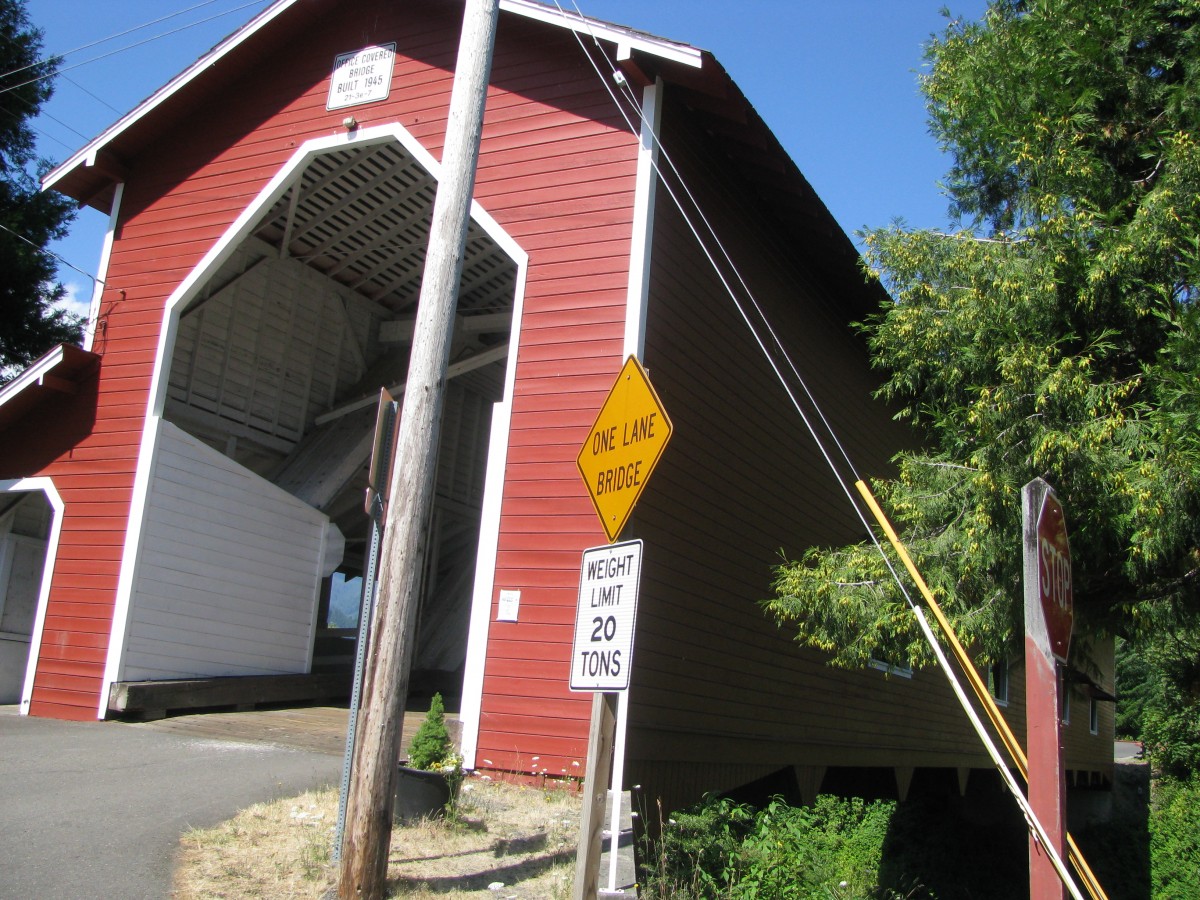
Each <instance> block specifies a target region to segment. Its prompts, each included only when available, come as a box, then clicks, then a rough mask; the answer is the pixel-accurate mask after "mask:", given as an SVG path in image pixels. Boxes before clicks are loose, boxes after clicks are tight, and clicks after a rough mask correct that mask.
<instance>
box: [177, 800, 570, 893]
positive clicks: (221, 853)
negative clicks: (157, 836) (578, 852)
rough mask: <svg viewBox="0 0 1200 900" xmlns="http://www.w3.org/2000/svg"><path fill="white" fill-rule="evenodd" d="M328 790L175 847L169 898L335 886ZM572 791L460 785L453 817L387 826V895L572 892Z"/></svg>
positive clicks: (332, 805)
mask: <svg viewBox="0 0 1200 900" xmlns="http://www.w3.org/2000/svg"><path fill="white" fill-rule="evenodd" d="M337 803H338V795H337V790H336V789H329V790H325V791H319V792H313V793H308V794H303V795H301V796H300V797H296V798H292V799H285V800H278V801H275V802H272V803H261V804H256V805H255V806H251V807H249V808H248V809H245V810H243V811H242V812H240V813H239V814H238V815H237V816H235V817H234V818H233V819H230V820H229V821H227V822H224V823H222V824H220V825H218V826H216V827H215V828H210V829H204V830H195V831H191V832H188V833H187V834H185V835H184V836H183V838H182V840H181V842H180V856H179V864H178V867H177V869H176V874H175V892H174V896H176V897H179V898H184V900H201V898H223V900H238V898H251V897H254V898H261V897H270V898H287V900H292V898H296V900H299V898H312V900H319V898H322V897H324V896H325V895H326V893H327V892H328V891H330V889H331V888H332V887H333V886H334V885H335V884H336V879H337V871H336V868H335V866H334V864H333V861H332V853H331V850H332V842H333V832H334V827H335V825H336V822H337ZM579 805H580V800H579V796H578V795H577V794H573V793H569V792H567V791H564V790H558V789H549V790H539V789H537V788H531V787H521V786H518V785H512V784H502V783H499V782H494V781H486V780H482V779H472V780H470V781H468V782H467V783H466V784H464V785H463V789H462V792H461V794H460V802H459V808H458V812H457V814H456V815H455V816H453V817H451V818H449V819H445V820H434V821H427V822H421V823H418V824H416V825H412V826H404V827H402V826H396V827H395V828H393V829H392V842H391V850H390V855H389V862H388V896H389V897H409V898H434V897H437V898H443V900H444V898H449V900H457V898H462V900H466V898H480V897H489V898H492V900H498V898H508V900H533V898H537V900H555V898H560V897H561V898H566V897H569V896H570V894H571V883H572V879H573V875H574V866H575V849H576V843H577V840H578V833H579Z"/></svg>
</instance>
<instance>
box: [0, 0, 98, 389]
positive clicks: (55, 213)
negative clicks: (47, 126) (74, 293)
mask: <svg viewBox="0 0 1200 900" xmlns="http://www.w3.org/2000/svg"><path fill="white" fill-rule="evenodd" d="M41 50H42V35H41V32H39V31H37V30H36V29H34V28H33V27H32V26H31V25H30V23H29V19H28V17H27V15H26V12H25V4H24V0H0V72H3V73H8V74H6V75H3V76H0V91H2V92H3V95H4V97H5V98H6V101H5V102H4V103H3V104H0V383H3V382H4V381H6V380H8V379H10V378H12V377H13V376H15V375H16V374H17V373H18V372H19V371H20V370H21V369H22V368H24V367H25V366H26V365H28V364H29V363H30V362H32V361H33V360H35V359H36V358H37V357H38V356H40V355H41V354H42V353H44V352H45V351H47V350H49V349H50V348H51V347H53V346H54V345H55V344H59V343H65V342H76V341H78V340H79V337H80V334H81V323H80V321H79V319H78V317H76V316H72V315H70V314H68V313H66V312H64V311H62V310H54V309H52V305H53V304H54V303H55V302H56V301H58V300H60V299H61V298H62V296H63V295H64V289H63V287H62V285H60V284H58V283H56V282H55V280H54V279H55V275H56V272H57V266H56V264H55V261H54V258H53V257H51V256H47V255H46V254H45V253H43V252H41V250H40V248H43V247H45V246H46V245H47V244H48V243H49V242H50V241H52V240H55V239H57V238H61V237H62V236H63V235H65V234H66V230H67V225H68V224H69V223H70V221H71V219H72V218H74V209H73V206H72V202H71V200H70V199H68V198H67V197H63V196H61V195H59V194H55V193H52V192H42V191H39V190H38V182H39V180H40V178H41V176H42V175H44V174H45V173H46V172H47V171H49V169H50V163H49V162H48V161H47V160H43V159H38V158H37V157H36V154H35V151H34V135H33V130H32V129H31V128H30V127H29V120H30V119H31V118H32V117H33V116H35V115H37V113H38V111H39V110H40V109H41V106H42V104H43V103H45V102H46V101H47V100H48V99H49V98H50V94H51V87H50V81H51V79H50V77H49V76H50V75H52V74H53V71H54V65H55V64H54V62H53V61H50V62H45V61H40V60H39V57H40V54H41ZM22 238H24V239H25V240H22ZM26 241H29V242H31V243H32V246H31V244H30V243H26Z"/></svg>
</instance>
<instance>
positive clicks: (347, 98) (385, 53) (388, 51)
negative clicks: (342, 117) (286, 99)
mask: <svg viewBox="0 0 1200 900" xmlns="http://www.w3.org/2000/svg"><path fill="white" fill-rule="evenodd" d="M395 65H396V43H395V41H393V42H392V43H390V44H375V45H373V46H370V47H363V48H362V49H361V50H354V51H351V52H350V53H342V54H339V55H338V56H337V58H335V59H334V61H333V77H332V78H331V79H330V81H329V97H328V99H327V100H326V101H325V108H326V109H344V108H345V107H347V106H358V105H359V104H361V103H373V102H375V101H376V100H386V99H387V97H388V94H389V93H390V92H391V90H392V71H393V69H394V68H395Z"/></svg>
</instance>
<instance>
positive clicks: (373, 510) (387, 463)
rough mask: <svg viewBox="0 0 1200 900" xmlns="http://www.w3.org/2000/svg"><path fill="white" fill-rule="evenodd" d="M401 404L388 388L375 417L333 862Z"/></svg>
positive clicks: (342, 824) (341, 829) (342, 822)
mask: <svg viewBox="0 0 1200 900" xmlns="http://www.w3.org/2000/svg"><path fill="white" fill-rule="evenodd" d="M397 406H398V404H397V403H396V401H395V400H393V399H392V395H391V394H389V393H388V392H387V389H386V388H384V389H382V390H381V391H380V392H379V411H378V413H377V414H376V416H375V442H374V444H373V445H372V448H371V468H370V475H369V477H368V479H367V500H366V509H367V515H368V516H370V518H371V543H370V548H369V550H368V552H367V565H366V569H365V570H364V571H363V588H362V602H361V603H360V604H359V610H358V645H357V647H356V649H355V653H354V687H353V688H352V689H351V691H350V719H349V722H348V723H347V725H346V753H345V756H344V757H343V759H342V785H341V790H340V791H339V792H338V817H337V827H336V828H335V829H334V832H333V861H334V862H340V861H341V858H342V837H343V836H344V834H345V832H346V797H347V796H348V795H349V792H350V776H351V773H352V770H353V768H354V740H355V737H356V736H357V733H358V706H359V701H360V697H361V694H362V681H363V669H364V668H365V667H366V661H367V644H368V643H369V642H370V639H371V614H372V612H374V609H375V588H376V582H377V580H378V577H379V547H380V545H381V544H382V543H383V512H384V506H385V505H386V503H387V491H388V473H389V472H390V471H391V468H392V451H393V448H394V446H395V437H396V413H397Z"/></svg>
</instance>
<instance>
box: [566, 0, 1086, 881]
mask: <svg viewBox="0 0 1200 900" xmlns="http://www.w3.org/2000/svg"><path fill="white" fill-rule="evenodd" d="M572 2H573V4H574V0H572ZM555 5H556V6H557V7H558V10H559V12H560V13H562V14H563V15H566V14H567V13H566V11H565V10H564V9H563V8H562V5H561V4H560V3H559V0H555ZM574 5H575V14H576V16H577V17H578V18H579V20H580V21H581V22H582V23H583V26H584V27H585V28H586V29H587V30H588V32H589V35H590V37H591V38H592V41H593V43H594V45H595V46H596V48H597V50H598V51H599V53H600V55H601V56H602V57H603V58H604V60H605V62H606V64H608V65H609V66H610V71H611V72H612V73H613V75H619V74H620V73H619V68H618V67H617V65H616V64H615V63H614V62H613V61H612V60H611V59H610V58H609V57H608V54H607V51H606V50H605V49H604V47H603V46H602V44H601V43H600V40H599V38H598V37H597V35H596V34H595V31H594V30H593V29H592V26H591V20H590V19H588V17H586V16H584V15H583V13H582V11H581V10H580V9H579V7H578V5H577V4H574ZM573 33H574V34H575V37H576V40H577V42H578V43H579V46H580V49H581V50H582V51H583V53H584V55H585V56H586V57H587V59H588V61H589V63H590V64H591V66H592V68H593V70H594V71H595V72H596V75H597V77H598V78H599V79H600V82H601V84H602V85H603V86H604V88H605V90H606V91H607V92H608V94H609V96H610V97H611V98H612V100H613V102H614V104H615V105H616V106H617V109H618V111H619V112H620V114H621V116H622V118H623V119H624V120H625V122H626V125H627V126H628V127H629V129H630V131H631V132H632V133H633V134H634V135H635V136H638V135H640V134H641V133H642V130H643V128H644V129H645V131H646V132H648V133H649V134H650V136H651V140H652V141H653V142H654V144H655V147H656V148H657V150H658V152H659V154H660V155H661V156H662V157H663V158H665V159H666V160H667V163H668V165H669V167H670V169H671V171H672V173H673V174H674V176H675V178H676V179H678V181H679V184H680V186H681V187H682V189H683V190H684V192H685V193H686V194H687V197H688V200H689V202H690V203H691V204H692V208H693V209H694V210H695V212H696V214H697V215H698V217H699V218H700V220H701V222H702V223H703V225H704V227H705V229H706V230H707V232H708V235H709V238H710V239H711V240H712V241H713V242H714V243H715V244H716V246H717V247H718V248H719V250H720V252H721V254H722V256H723V257H724V259H725V261H726V265H728V266H729V268H730V270H731V271H732V272H733V274H734V277H735V278H736V279H737V281H738V284H739V285H740V286H741V288H742V290H743V292H744V293H745V295H746V297H747V299H748V300H749V302H750V303H751V305H752V306H753V307H754V310H755V312H756V314H757V315H758V317H759V319H760V320H761V321H762V323H763V326H764V327H765V329H766V330H767V332H768V334H769V335H770V337H771V339H772V341H773V342H774V344H775V347H776V349H777V351H778V352H779V353H780V354H781V355H782V356H783V358H784V360H785V361H786V362H787V364H788V367H789V368H790V370H791V373H792V375H793V377H794V378H795V379H796V382H797V383H798V384H799V385H800V387H801V390H802V391H803V393H804V396H805V397H806V399H807V400H808V402H809V404H810V405H811V408H812V410H813V412H814V414H815V416H816V417H818V418H819V419H820V421H821V423H822V426H823V427H824V429H825V434H826V435H827V436H828V439H829V440H831V441H832V442H833V443H834V445H835V446H836V447H837V450H838V453H839V454H840V455H841V457H842V460H843V462H844V463H845V464H846V467H847V468H848V469H849V471H850V472H851V473H852V474H853V476H854V483H855V487H856V489H857V490H858V491H859V493H860V495H861V496H862V497H863V500H864V502H865V503H867V504H868V506H869V507H873V508H874V510H873V511H874V512H875V518H876V521H877V523H878V524H879V525H880V527H882V528H884V530H885V531H887V532H890V531H891V529H890V523H888V522H887V519H886V517H885V516H883V513H882V510H879V509H878V507H877V504H875V503H874V497H873V496H872V495H871V493H870V488H868V487H867V485H866V482H865V481H863V479H862V478H861V477H859V476H858V474H857V471H856V469H855V466H854V464H853V461H852V460H851V458H850V456H849V453H848V452H847V451H846V449H845V447H844V445H843V444H842V443H841V441H840V440H839V439H838V436H837V433H836V431H835V429H834V428H833V426H832V424H831V423H830V422H829V420H828V418H827V417H826V416H825V414H824V412H823V410H822V408H821V404H820V403H819V402H818V401H817V399H816V397H815V396H814V395H813V393H812V391H811V390H810V389H809V387H808V384H807V381H806V379H805V378H804V377H803V376H802V375H801V373H800V371H799V369H798V368H797V367H796V365H795V363H794V361H793V360H792V359H791V354H790V353H788V351H787V348H786V347H785V346H784V344H783V342H782V340H781V339H780V337H779V335H778V333H777V332H776V331H775V329H774V327H773V326H772V325H771V323H770V319H769V317H768V316H767V315H766V313H765V311H764V310H763V308H762V306H761V305H760V304H759V302H758V300H757V298H756V297H755V296H754V292H753V291H752V290H751V289H750V287H749V285H748V284H747V283H746V281H745V279H744V278H743V277H742V275H741V272H740V270H739V268H738V266H737V265H736V263H735V262H734V260H733V259H732V257H731V256H730V254H729V252H728V251H727V250H726V249H725V246H724V242H723V241H722V240H721V238H720V236H719V235H718V234H717V233H716V230H715V228H714V227H713V225H712V223H711V222H710V221H709V219H708V217H707V216H706V215H705V214H704V211H703V209H702V207H701V205H700V204H699V202H698V201H697V200H696V198H695V196H694V194H693V193H692V192H691V190H690V188H688V187H687V179H686V178H685V177H684V176H683V174H682V173H681V172H680V171H679V169H678V168H677V167H676V166H675V163H674V160H673V159H672V158H671V154H670V152H669V151H668V150H667V149H666V147H665V146H663V144H662V142H661V140H660V138H659V135H658V134H657V133H656V131H655V129H654V127H653V124H652V123H650V122H649V121H648V120H647V119H646V116H645V113H644V111H643V109H642V106H641V104H640V103H639V101H638V99H637V97H636V96H634V95H633V92H632V90H631V89H630V88H629V86H628V83H627V81H626V80H625V79H624V78H623V77H618V78H615V79H614V80H615V81H616V83H617V84H618V85H619V86H620V87H621V88H622V90H623V92H624V94H625V99H626V101H627V102H628V103H629V104H630V105H632V107H633V108H634V109H636V110H637V114H638V119H639V122H640V125H641V126H642V127H635V126H634V123H633V122H632V121H631V120H630V118H629V116H628V114H627V113H626V111H625V108H624V106H623V104H622V103H621V102H620V100H619V99H618V97H617V95H616V94H614V93H613V90H612V87H611V86H610V84H609V78H607V77H605V75H604V73H603V72H602V71H601V70H600V67H599V65H598V64H597V63H596V60H595V58H594V57H593V55H592V54H591V53H590V52H589V51H588V49H587V47H586V46H585V45H584V43H583V39H582V38H581V37H580V34H579V31H578V30H574V31H573ZM651 164H652V166H653V167H654V170H655V172H656V173H657V174H658V176H659V178H658V182H659V184H661V185H662V186H663V187H664V188H665V189H666V190H667V192H668V194H669V195H670V197H671V199H672V201H673V202H674V203H675V206H676V208H677V209H678V210H679V213H680V214H681V216H682V217H683V219H684V221H685V223H686V225H687V227H688V229H689V230H690V231H691V233H692V234H693V236H694V237H695V238H696V240H697V243H698V244H699V245H700V249H701V251H702V252H703V253H704V255H705V257H706V258H707V259H708V261H709V264H710V265H712V267H713V270H714V273H715V274H716V276H717V278H718V280H719V281H720V282H721V284H722V286H723V287H724V289H725V291H726V293H727V294H728V295H729V297H730V299H731V300H732V301H733V303H734V306H735V308H736V309H737V311H738V314H739V315H740V316H741V318H742V320H743V321H744V322H745V323H746V325H747V327H748V328H749V329H750V333H751V335H752V337H753V340H754V342H755V343H756V344H757V345H758V347H759V349H760V351H761V352H762V353H763V355H764V357H765V359H766V361H767V363H768V365H769V366H770V368H771V369H772V371H773V372H774V373H775V375H776V378H778V379H779V382H780V384H781V386H782V387H783V390H784V392H785V393H786V394H787V395H788V398H789V400H791V402H792V405H793V408H794V409H795V410H796V412H797V414H798V415H799V416H800V419H801V420H802V421H803V423H804V425H805V428H806V429H807V431H808V433H809V435H810V436H811V437H812V439H813V441H814V442H815V443H816V445H817V448H818V451H819V452H820V454H821V456H822V457H823V458H824V459H825V461H826V464H827V465H828V466H829V468H830V470H831V471H832V472H833V475H834V478H835V480H836V481H837V482H838V485H839V487H840V488H841V489H842V491H843V493H844V494H845V495H846V498H847V500H848V501H849V502H850V505H851V507H852V508H853V509H854V512H855V514H856V515H857V516H858V518H859V520H860V522H861V523H862V525H863V526H864V528H865V529H866V532H867V535H868V536H869V538H870V540H871V542H872V543H873V544H874V546H875V548H876V550H877V552H878V553H879V556H880V558H881V559H882V561H883V563H884V565H885V566H886V568H887V569H888V571H889V573H890V574H891V576H892V579H893V580H894V581H895V583H896V585H897V587H898V588H899V590H900V592H901V594H902V596H903V597H904V599H905V602H906V603H907V605H908V607H909V608H910V609H911V610H912V611H913V613H914V615H915V616H916V619H917V622H918V625H919V627H920V628H921V631H922V634H923V636H924V637H925V640H926V641H927V643H929V645H930V647H931V649H932V650H933V652H934V655H935V657H936V658H937V660H938V663H939V665H940V667H941V668H942V670H943V673H944V674H945V677H946V679H947V681H948V682H949V684H950V686H951V689H952V690H953V692H954V693H955V696H956V697H957V698H958V700H959V703H960V705H961V706H962V708H963V711H964V713H965V714H966V715H967V717H968V719H969V720H970V722H971V724H972V727H973V728H974V730H975V731H976V733H977V735H978V736H979V738H980V740H981V742H982V743H983V744H984V746H985V748H986V749H987V751H988V755H989V757H990V758H991V759H992V762H993V764H994V765H995V766H996V768H997V770H998V771H999V772H1000V775H1001V778H1002V779H1003V780H1004V781H1005V784H1006V786H1007V787H1008V789H1009V791H1010V793H1011V794H1012V795H1013V797H1014V799H1015V800H1016V802H1017V804H1018V805H1019V806H1020V807H1021V809H1022V812H1023V814H1024V816H1025V819H1026V822H1027V824H1028V825H1029V828H1030V829H1031V831H1033V832H1034V834H1035V835H1036V837H1037V839H1038V841H1039V842H1040V843H1041V845H1042V847H1043V848H1044V849H1045V850H1046V852H1047V855H1048V857H1049V858H1050V860H1051V863H1052V864H1053V866H1054V868H1055V871H1056V872H1057V874H1058V876H1059V878H1060V879H1061V881H1062V883H1063V885H1064V886H1065V887H1066V888H1067V890H1068V891H1069V892H1070V893H1071V895H1072V897H1074V898H1075V900H1083V898H1082V895H1081V894H1080V892H1079V888H1078V886H1077V885H1076V884H1075V882H1074V879H1073V878H1071V876H1070V873H1069V872H1068V871H1067V869H1066V866H1065V864H1064V863H1063V860H1062V858H1061V856H1060V855H1059V854H1058V852H1057V851H1056V849H1055V848H1054V847H1053V845H1052V844H1051V843H1050V841H1049V839H1048V836H1047V834H1046V832H1045V829H1044V827H1043V826H1042V824H1041V822H1040V821H1039V820H1038V819H1037V816H1036V815H1035V814H1034V811H1033V809H1032V807H1031V806H1030V805H1029V801H1028V800H1027V799H1026V798H1025V795H1024V794H1023V793H1022V791H1021V789H1020V786H1019V785H1017V783H1016V781H1015V779H1013V777H1012V773H1011V772H1010V771H1009V769H1008V767H1007V766H1006V765H1005V764H1004V762H1003V760H1002V759H1001V757H1000V754H999V750H998V749H997V747H996V745H995V742H994V741H993V740H992V737H991V735H989V734H988V733H987V730H986V728H984V726H983V724H982V722H981V721H980V719H979V716H978V713H977V712H976V711H975V709H974V706H973V705H972V704H971V702H970V700H969V698H968V697H967V695H966V693H965V692H964V690H963V688H962V685H961V684H960V683H959V681H958V678H957V677H956V676H955V675H954V672H953V670H952V668H951V667H950V666H949V662H948V660H947V659H946V657H945V652H944V650H943V649H942V647H941V643H940V642H939V641H938V640H937V638H936V636H935V635H934V633H933V631H932V629H931V628H930V626H929V623H928V620H927V619H926V617H925V614H924V611H923V610H922V609H921V608H920V607H919V606H918V605H917V604H916V602H915V601H914V600H913V598H912V596H911V594H910V593H909V590H908V588H907V586H906V585H905V584H904V581H903V579H901V578H900V575H899V573H898V572H897V571H896V569H895V567H894V565H893V563H892V561H891V559H890V557H889V556H888V554H887V553H886V551H885V550H884V548H883V545H882V543H881V542H880V540H879V538H878V536H877V535H876V533H875V531H874V529H873V528H872V527H871V525H870V523H869V522H868V520H867V517H866V514H865V513H864V512H863V511H862V508H861V507H860V506H859V504H858V502H857V501H855V499H854V496H853V495H852V494H851V493H850V489H849V487H848V486H847V484H846V480H845V478H844V477H843V473H842V472H841V471H840V470H839V468H838V466H837V465H835V464H834V462H833V459H832V457H831V455H830V453H829V451H828V450H827V449H826V447H825V442H824V441H823V440H822V438H821V435H820V434H819V433H818V431H817V429H816V428H815V427H814V426H813V424H812V420H811V418H810V416H809V414H808V413H807V412H806V411H805V410H804V409H803V407H802V406H801V404H800V402H799V401H798V399H797V397H796V395H795V393H794V392H793V390H792V388H791V386H790V385H789V384H788V383H787V381H786V379H785V378H784V377H783V375H782V373H781V371H780V367H779V365H778V364H777V362H776V360H775V359H774V357H773V355H772V354H771V353H770V352H769V351H768V349H767V347H766V343H765V342H764V341H763V339H762V337H761V336H760V335H759V333H758V329H757V328H756V327H755V325H754V323H753V322H752V321H751V319H750V316H749V315H748V313H747V312H746V310H745V308H744V307H743V305H742V302H741V301H740V300H739V298H738V296H737V295H736V293H735V292H734V291H733V289H732V288H731V286H730V284H729V280H728V279H727V277H726V275H725V273H724V272H722V271H721V267H720V266H718V265H717V262H716V259H715V258H714V256H713V253H712V251H711V250H710V249H709V247H708V246H707V244H706V242H705V240H704V239H703V238H702V237H701V234H700V231H699V229H698V228H697V226H696V225H695V223H694V222H693V221H692V217H691V216H690V215H689V213H688V210H686V209H685V208H684V207H683V204H682V203H681V201H680V199H679V196H678V194H677V193H676V192H675V190H674V188H673V187H672V186H671V184H670V181H669V180H668V179H666V178H664V177H663V172H662V170H661V168H660V167H659V164H658V162H657V160H656V159H655V154H651ZM897 541H898V539H894V542H893V543H894V546H895V545H896V542H897ZM900 550H902V545H901V546H899V547H898V552H899V551H900ZM901 555H902V558H905V559H906V561H907V554H903V553H902V554H901ZM911 574H912V570H910V575H911ZM917 583H918V585H919V586H923V581H920V579H919V573H918V574H917ZM926 599H927V601H930V602H932V603H933V606H932V608H933V609H934V610H935V611H936V612H937V613H938V614H939V622H940V621H941V615H940V609H938V607H937V605H936V602H933V601H932V595H929V596H927V597H926ZM943 627H944V628H945V627H948V623H946V624H945V625H944V626H943ZM951 634H952V632H951ZM960 665H961V666H963V667H964V668H968V669H969V668H970V667H969V663H964V662H963V661H962V660H961V659H960ZM976 692H977V693H978V691H976ZM986 706H987V704H985V707H986ZM993 725H994V726H995V725H996V723H995V722H994V721H993ZM1006 732H1007V727H1006V726H1003V727H1002V728H1001V734H1002V735H1003V736H1005V738H1006V740H1005V743H1006V745H1007V743H1008V739H1010V738H1011V732H1007V734H1006ZM1006 749H1008V750H1009V752H1010V754H1011V753H1012V747H1008V746H1006ZM1016 749H1017V752H1018V753H1019V752H1020V748H1019V747H1017V748H1016ZM1022 774H1025V773H1024V771H1022ZM1070 847H1071V850H1072V854H1073V856H1072V861H1073V862H1075V863H1076V865H1077V867H1080V868H1081V869H1083V871H1082V872H1081V874H1083V876H1084V879H1085V883H1086V885H1087V887H1088V889H1089V892H1090V893H1092V896H1093V897H1098V896H1099V897H1103V891H1102V890H1100V889H1099V884H1098V882H1095V881H1094V876H1092V874H1091V871H1090V869H1087V864H1086V862H1085V861H1083V860H1082V855H1081V854H1079V853H1078V849H1077V848H1076V847H1075V845H1074V842H1073V841H1070Z"/></svg>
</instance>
